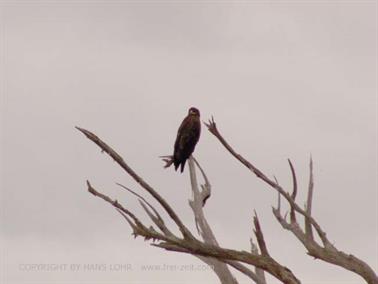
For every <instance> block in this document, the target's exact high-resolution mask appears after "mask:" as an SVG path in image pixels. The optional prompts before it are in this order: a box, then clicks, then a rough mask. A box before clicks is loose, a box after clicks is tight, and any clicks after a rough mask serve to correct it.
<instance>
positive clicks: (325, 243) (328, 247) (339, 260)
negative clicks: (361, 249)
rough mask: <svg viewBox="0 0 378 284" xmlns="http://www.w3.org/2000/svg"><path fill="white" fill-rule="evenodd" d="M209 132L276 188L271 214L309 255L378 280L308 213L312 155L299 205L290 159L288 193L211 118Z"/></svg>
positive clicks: (372, 282)
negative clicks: (285, 212) (286, 211)
mask: <svg viewBox="0 0 378 284" xmlns="http://www.w3.org/2000/svg"><path fill="white" fill-rule="evenodd" d="M205 125H206V126H207V128H208V130H209V131H210V133H212V134H213V135H214V136H215V137H216V138H217V139H218V140H219V142H221V144H222V145H223V146H224V147H225V148H226V149H227V151H228V152H229V153H230V154H231V155H232V156H234V157H235V158H236V159H237V160H238V161H240V162H241V163H242V164H243V165H244V166H246V167H247V168H248V169H249V170H250V171H252V172H253V173H254V174H255V175H256V176H257V177H258V178H259V179H261V180H262V181H263V182H265V183H266V184H268V185H269V186H270V187H271V188H273V189H274V190H276V191H277V192H278V194H279V202H278V207H277V208H273V214H274V216H275V217H276V218H277V221H278V222H279V223H280V224H281V225H282V227H283V228H285V229H287V230H289V231H291V232H292V233H293V234H294V235H295V236H296V237H297V239H298V240H299V241H300V242H301V243H302V244H303V245H304V246H305V248H306V249H307V252H308V254H309V255H311V256H313V257H315V258H319V259H321V260H323V261H325V262H328V263H332V264H335V265H337V266H340V267H343V268H345V269H347V270H350V271H352V272H354V273H357V274H358V275H360V276H361V277H362V278H364V279H365V280H366V282H367V283H370V284H378V277H377V275H376V274H375V272H374V271H373V269H372V268H371V267H370V266H369V265H368V264H367V263H365V262H364V261H362V260H361V259H359V258H357V257H355V256H353V255H351V254H346V253H344V252H342V251H339V250H338V249H336V248H335V247H334V246H333V245H332V244H331V242H330V241H329V240H328V238H327V236H326V233H325V232H324V231H323V229H322V228H321V227H320V225H319V224H318V222H317V221H316V220H315V219H314V218H313V217H312V216H311V208H312V196H313V187H314V181H313V163H312V158H311V160H310V182H309V188H308V196H307V205H306V208H302V207H301V206H300V205H298V204H297V203H296V201H295V197H296V194H297V178H296V174H295V169H294V166H293V164H292V163H291V161H290V160H289V165H290V170H291V173H292V178H293V193H292V194H291V195H290V194H289V193H288V192H287V191H285V190H284V189H283V188H282V187H281V186H280V185H279V184H278V182H277V181H273V180H271V179H269V178H268V177H267V175H265V174H264V173H263V172H262V171H261V170H259V169H258V168H257V167H256V166H255V165H253V164H252V163H251V162H249V161H248V160H247V159H245V158H244V157H243V156H241V155H240V154H238V153H236V152H235V150H234V149H233V148H232V147H231V146H230V144H229V143H228V142H227V141H226V140H225V139H224V137H223V136H222V135H221V134H220V132H219V130H218V128H217V126H216V123H215V121H214V118H211V120H209V122H208V123H205ZM280 196H283V197H284V198H285V199H286V201H287V202H288V203H289V205H290V217H291V218H290V221H289V222H288V221H286V219H285V218H284V217H282V215H281V212H280ZM296 213H298V214H300V215H302V216H303V218H304V219H305V230H303V229H302V228H301V227H300V226H299V225H298V223H297V222H296ZM312 228H314V229H315V231H316V232H317V234H318V235H319V237H320V239H321V241H322V244H319V243H318V242H317V241H315V239H314V237H313V232H312Z"/></svg>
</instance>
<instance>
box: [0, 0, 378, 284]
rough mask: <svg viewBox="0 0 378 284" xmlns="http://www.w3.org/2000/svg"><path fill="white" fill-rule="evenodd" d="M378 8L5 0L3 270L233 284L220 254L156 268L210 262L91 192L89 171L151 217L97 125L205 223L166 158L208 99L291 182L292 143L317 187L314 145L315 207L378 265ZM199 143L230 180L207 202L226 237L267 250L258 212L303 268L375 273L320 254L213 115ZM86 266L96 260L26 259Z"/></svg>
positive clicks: (220, 175)
mask: <svg viewBox="0 0 378 284" xmlns="http://www.w3.org/2000/svg"><path fill="white" fill-rule="evenodd" d="M376 9H377V4H376V2H375V1H363V2H357V1H355V2H351V1H348V2H345V1H321V2H319V3H316V2H314V1H304V2H301V3H298V2H297V1H274V2H271V3H270V4H264V2H262V1H259V2H252V1H250V2H249V1H244V2H207V3H202V4H200V3H198V2H197V3H190V2H170V1H169V2H168V1H167V2H141V3H139V4H138V3H136V2H122V1H118V2H90V1H86V2H82V1H80V2H70V4H67V3H64V2H60V1H54V2H48V1H41V2H39V1H38V2H30V3H28V4H26V2H18V1H13V2H10V1H8V2H3V3H2V4H1V70H0V71H1V232H0V233H1V234H0V238H1V248H2V251H1V277H0V282H1V283H7V284H8V283H9V284H13V283H25V284H29V283H36V282H37V283H43V282H44V281H45V282H48V283H78V282H80V283H112V281H113V282H114V283H121V282H122V283H217V279H216V277H215V275H213V274H212V272H209V271H206V269H205V270H201V271H185V272H183V271H177V270H176V271H167V270H165V271H156V270H155V271H151V272H145V271H143V270H142V265H146V264H147V265H148V264H168V265H176V264H177V265H179V266H181V265H189V264H195V265H198V264H201V262H200V261H198V260H197V259H195V258H194V257H191V256H184V255H179V254H174V253H169V252H163V251H161V250H159V249H157V248H152V247H150V246H149V245H148V243H145V242H143V241H142V240H141V239H137V240H134V239H133V238H132V237H131V235H130V233H131V232H130V229H129V228H128V227H127V225H126V223H125V222H124V221H123V220H122V219H121V218H120V216H119V214H118V213H117V212H115V210H113V209H112V208H110V207H109V206H108V205H107V204H105V203H104V202H101V201H100V200H97V199H95V198H93V197H92V196H91V195H89V194H88V193H87V192H86V188H85V180H86V179H89V180H91V181H92V183H93V185H94V186H95V187H96V188H98V189H99V190H101V191H104V192H105V193H107V194H109V195H111V196H113V197H116V198H118V200H119V201H122V202H123V203H124V205H127V207H129V208H130V209H131V210H133V211H135V212H137V213H138V214H139V215H140V216H144V215H143V213H142V211H141V209H140V208H139V205H138V203H137V202H136V201H135V200H134V199H133V198H131V196H129V195H128V194H127V193H125V192H122V190H120V189H119V188H117V186H116V185H115V184H114V183H115V182H121V183H123V184H125V185H128V186H130V187H132V188H134V189H138V190H139V188H138V186H137V185H136V184H135V183H134V182H133V181H132V180H131V179H130V178H129V177H128V176H126V175H125V174H123V172H122V171H121V170H120V169H119V168H118V167H117V166H116V164H115V163H113V162H112V161H111V160H110V159H109V158H107V157H106V156H105V155H103V154H101V153H100V151H99V149H98V148H96V147H95V146H94V145H93V143H91V142H90V141H88V140H86V139H85V138H84V137H83V136H82V135H81V134H80V133H78V132H77V131H76V130H75V129H74V126H75V125H79V126H81V127H84V128H87V129H89V130H92V131H94V132H95V133H97V134H98V135H99V136H100V137H102V138H103V139H104V140H105V141H107V142H108V143H109V144H110V145H112V146H113V147H114V148H115V149H116V150H117V151H118V152H119V153H120V154H122V155H123V156H124V158H125V159H126V161H127V162H129V164H130V165H131V166H132V167H134V169H135V170H136V171H138V172H139V173H140V174H142V175H143V176H144V177H145V178H146V180H147V181H148V182H150V183H151V184H152V185H154V186H155V187H156V189H158V191H159V192H160V193H161V194H162V195H163V196H164V197H166V198H167V200H169V201H170V202H171V203H172V204H173V205H174V208H175V209H176V210H177V212H178V213H179V214H180V216H181V217H182V218H183V219H184V220H185V221H186V222H188V223H190V224H193V220H192V215H191V214H190V209H189V206H188V203H187V199H188V197H189V196H190V189H189V180H188V174H187V172H185V173H184V174H182V175H180V174H178V173H176V172H174V171H173V170H172V169H169V170H164V169H163V168H162V163H161V161H160V160H159V159H158V158H157V157H158V156H159V155H164V154H170V153H171V152H172V148H173V142H174V139H175V135H176V131H177V128H178V126H179V124H180V122H181V120H182V119H183V117H184V116H185V115H186V112H187V109H188V107H190V106H196V107H198V108H199V109H200V111H201V115H202V119H203V120H206V119H208V118H210V117H211V115H214V117H215V119H216V121H217V123H218V126H219V128H220V130H221V131H222V132H223V133H224V135H225V136H226V138H227V139H228V140H229V141H230V142H231V143H232V145H233V146H234V147H235V148H236V149H237V151H238V152H239V153H241V154H243V155H245V157H246V158H248V159H250V160H251V161H253V162H254V163H255V164H256V165H257V166H258V167H260V168H261V169H262V170H264V171H266V172H267V173H268V174H270V175H273V174H274V175H276V176H277V177H278V179H279V180H280V182H281V183H282V184H283V185H285V186H287V187H290V186H291V181H290V172H289V168H288V165H287V162H286V159H287V158H288V157H290V158H291V159H292V161H293V162H294V164H295V166H296V168H297V170H298V177H299V186H300V198H302V200H303V198H304V190H305V188H306V185H307V183H308V160H309V156H310V154H312V156H313V158H314V167H315V196H314V206H313V212H314V216H315V217H316V218H318V220H319V222H320V223H321V224H322V226H323V227H324V229H325V230H326V231H327V233H328V236H329V238H330V239H331V240H333V241H334V242H335V244H336V246H337V247H338V248H339V249H341V250H344V251H346V252H348V253H352V254H355V255H356V256H358V257H360V258H362V259H363V260H365V261H366V262H368V263H369V264H370V265H371V266H372V267H373V268H374V269H375V270H377V269H378V257H377V255H378V225H377V223H378V222H377V221H378V217H377V214H378V211H377V208H378V201H377V200H378V195H377V172H378V169H377V87H376V86H377V85H376V84H377V81H376V76H377V73H376V60H377V57H376V49H377V45H376V33H377V25H376V21H377V15H376ZM195 156H196V158H197V159H198V160H199V161H200V162H201V164H202V166H203V167H204V168H205V170H206V172H207V174H208V176H209V178H210V179H211V182H212V185H213V195H212V197H211V199H210V200H209V202H208V205H207V207H206V214H207V216H208V220H209V222H210V224H212V226H213V230H214V232H215V233H216V235H217V237H218V240H219V242H220V243H221V244H222V245H223V246H225V247H230V248H237V249H244V250H246V249H248V248H249V237H250V235H251V233H252V219H251V217H252V214H253V210H254V209H256V211H257V212H258V214H259V216H260V219H261V220H260V221H261V223H262V228H263V230H264V233H265V236H266V239H267V242H268V245H269V248H270V251H271V253H272V255H273V256H274V257H276V258H277V259H278V260H279V261H280V262H282V263H284V264H285V265H286V266H288V267H289V268H290V269H292V270H293V272H294V273H295V274H296V275H297V276H298V277H299V278H300V279H302V281H303V283H363V282H362V280H360V278H359V277H357V276H355V275H353V274H352V273H350V272H347V271H345V270H342V269H339V268H337V267H333V266H331V265H328V264H324V263H322V262H319V261H314V260H313V259H311V258H310V257H308V256H306V254H305V252H304V249H303V247H301V246H300V245H299V243H298V241H296V240H295V239H294V238H293V237H292V236H291V235H290V234H289V233H288V232H286V231H283V230H282V229H281V227H280V226H279V224H278V223H277V222H276V221H275V219H274V217H273V215H272V213H271V205H273V204H275V203H276V194H275V193H274V192H272V191H271V190H270V189H269V188H267V187H266V186H265V185H264V184H262V183H261V182H259V181H258V180H256V178H255V177H254V176H252V175H251V174H250V173H249V172H248V171H247V170H246V169H244V168H243V167H242V166H241V165H239V164H238V163H237V162H236V161H235V160H234V159H233V158H232V157H231V156H230V155H229V154H228V153H227V152H225V151H224V149H223V148H222V147H221V146H220V144H219V143H218V142H217V141H216V140H215V138H214V137H212V136H211V135H210V134H209V133H208V132H207V131H206V130H205V129H203V133H202V137H201V139H200V142H199V144H198V146H197V148H196V152H195ZM139 192H142V191H140V190H139ZM226 207H228V208H231V210H225V208H226ZM145 220H147V219H145ZM192 228H194V227H193V226H192ZM75 263H76V264H80V265H81V268H80V269H79V271H78V272H74V271H70V270H69V269H68V268H67V269H64V268H61V269H60V270H58V271H46V269H42V270H41V271H35V270H33V271H31V270H32V269H28V266H26V265H30V264H61V265H62V264H75ZM88 264H103V265H105V266H106V267H105V269H104V270H103V271H100V270H99V269H97V270H96V271H94V272H93V271H92V272H91V271H88V269H87V270H85V269H84V266H85V265H88ZM112 264H128V265H131V267H132V269H130V270H128V271H123V272H115V271H111V270H110V269H111V265H112ZM235 274H236V275H237V277H238V279H240V281H241V283H248V282H247V279H246V278H244V276H241V275H239V274H237V273H235ZM157 279H158V280H157ZM243 281H244V282H243ZM269 283H276V282H275V281H274V280H273V279H272V280H271V281H270V282H269Z"/></svg>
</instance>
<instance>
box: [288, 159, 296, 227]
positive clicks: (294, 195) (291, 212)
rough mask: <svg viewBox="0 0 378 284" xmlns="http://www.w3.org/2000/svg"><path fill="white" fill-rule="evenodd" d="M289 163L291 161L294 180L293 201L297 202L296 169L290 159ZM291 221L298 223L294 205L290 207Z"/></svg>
mask: <svg viewBox="0 0 378 284" xmlns="http://www.w3.org/2000/svg"><path fill="white" fill-rule="evenodd" d="M288 161H289V165H290V170H291V176H292V178H293V193H292V194H291V198H292V199H293V201H295V198H296V196H297V188H298V184H297V176H296V174H295V169H294V166H293V164H292V163H291V161H290V159H288ZM290 220H291V222H296V221H297V220H296V218H295V209H294V206H293V205H290Z"/></svg>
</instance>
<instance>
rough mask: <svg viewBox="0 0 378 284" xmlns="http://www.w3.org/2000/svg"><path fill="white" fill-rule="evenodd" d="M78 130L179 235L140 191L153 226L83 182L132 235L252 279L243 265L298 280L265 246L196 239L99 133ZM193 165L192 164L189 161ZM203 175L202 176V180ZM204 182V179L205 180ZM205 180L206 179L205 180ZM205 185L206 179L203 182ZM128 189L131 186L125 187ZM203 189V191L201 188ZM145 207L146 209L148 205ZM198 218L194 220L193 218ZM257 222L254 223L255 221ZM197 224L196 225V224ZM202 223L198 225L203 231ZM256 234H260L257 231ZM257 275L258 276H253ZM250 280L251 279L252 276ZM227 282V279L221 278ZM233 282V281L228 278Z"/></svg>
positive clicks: (284, 279)
mask: <svg viewBox="0 0 378 284" xmlns="http://www.w3.org/2000/svg"><path fill="white" fill-rule="evenodd" d="M77 129H78V130H79V131H81V132H82V133H83V134H85V136H86V137H87V138H88V139H90V140H91V141H93V142H94V143H95V144H97V145H98V146H99V147H100V148H101V149H102V151H103V152H105V153H107V154H108V155H109V156H110V157H112V158H113V159H114V160H115V161H116V162H117V163H118V164H119V165H120V166H121V167H122V168H123V169H124V170H125V171H126V173H127V174H129V175H130V176H131V177H133V178H134V180H135V181H137V182H138V183H139V184H140V185H141V187H142V188H143V189H144V190H146V191H147V192H148V193H149V194H150V195H151V196H152V197H153V198H154V199H155V200H156V201H157V202H158V203H159V204H160V205H161V207H162V208H163V209H164V211H165V212H166V213H168V215H169V217H170V218H171V219H172V220H173V221H174V222H175V223H176V225H177V226H178V227H179V229H180V231H181V233H182V236H176V235H174V234H173V233H172V232H171V230H169V229H168V228H167V227H166V225H165V222H164V221H163V220H162V218H161V216H160V214H159V213H158V210H157V209H155V208H154V207H153V206H152V205H151V204H150V203H149V202H147V200H146V199H144V198H143V197H142V196H141V195H138V194H135V192H134V195H136V196H137V197H138V198H139V200H140V202H141V204H143V205H142V207H143V209H144V210H145V211H146V213H147V215H148V216H149V217H150V219H151V221H152V223H153V224H154V225H155V226H156V227H157V229H155V228H154V227H153V226H147V225H145V224H143V222H142V221H141V220H140V219H139V218H138V217H137V216H136V215H134V214H133V213H132V212H130V211H129V210H128V209H126V208H125V207H124V206H122V205H121V204H120V203H119V202H118V201H117V200H113V199H111V198H110V197H108V196H106V195H105V194H103V193H100V192H99V191H97V190H95V189H94V187H93V186H92V185H91V184H90V183H89V182H87V186H88V191H89V192H91V193H92V194H93V195H95V196H97V197H99V198H101V199H103V200H104V201H106V202H107V203H109V204H110V205H112V206H113V207H115V208H116V209H117V211H118V212H120V213H121V215H122V216H123V217H124V218H125V220H126V221H127V223H128V224H129V225H130V226H131V228H132V229H133V234H134V236H142V237H144V238H145V239H146V240H152V241H153V243H152V244H151V245H154V246H157V247H160V248H164V249H166V250H169V251H176V252H182V253H188V254H192V255H195V256H197V257H206V258H214V259H217V260H218V261H220V262H223V263H227V264H229V265H230V266H232V267H234V268H236V269H237V270H239V271H241V272H243V273H244V274H245V275H250V278H251V279H253V277H254V276H256V274H253V272H252V271H251V270H250V269H249V268H248V267H247V266H248V265H252V266H255V267H256V268H259V269H261V270H264V271H266V272H268V273H269V274H271V275H272V276H274V277H276V278H277V279H279V280H280V281H281V282H283V283H287V284H298V283H300V281H299V280H298V279H297V278H296V277H295V275H294V274H293V273H292V272H291V271H290V270H289V269H288V268H286V267H285V266H283V265H281V264H279V263H278V262H277V261H276V260H274V259H273V258H272V257H271V256H270V255H269V254H267V253H266V249H264V247H261V246H260V250H261V251H262V252H265V253H262V254H261V255H258V254H255V253H249V252H246V251H236V250H232V249H226V248H222V247H220V246H219V245H218V244H217V243H216V242H213V243H211V242H203V241H199V240H198V239H196V238H195V237H194V236H193V234H192V233H191V232H190V230H189V229H188V228H187V227H186V226H185V225H184V224H183V223H182V221H181V220H180V218H179V217H178V215H177V213H176V212H175V211H174V210H173V208H172V207H171V206H170V205H169V204H168V202H167V201H166V200H165V199H164V198H163V197H162V196H160V194H158V193H157V191H156V190H155V189H153V188H152V187H151V186H150V185H149V184H147V183H146V182H145V181H144V180H143V179H142V178H141V177H140V176H139V175H137V173H136V172H134V170H132V169H131V168H130V167H129V166H128V165H127V164H126V162H125V161H124V160H123V159H122V157H121V156H120V155H119V154H118V153H116V152H115V151H114V150H113V149H112V148H111V147H110V146H108V145H107V144H106V143H105V142H103V141H102V140H101V139H100V138H99V137H97V136H96V135H95V134H93V133H92V132H90V131H88V130H85V129H83V128H79V127H77ZM192 166H193V164H192ZM206 179H207V178H205V180H206ZM207 183H208V181H207ZM208 184H209V183H208ZM205 186H206V182H205ZM128 191H130V192H131V190H129V189H128ZM202 192H204V191H202ZM200 196H201V199H200V203H198V204H200V206H198V205H196V206H198V208H203V204H204V200H203V198H204V197H205V195H200ZM148 208H149V209H148ZM197 221H198V220H197ZM257 224H258V223H257ZM198 226H200V225H198ZM204 229H205V227H203V228H202V230H203V231H204ZM255 229H256V232H261V228H260V227H259V226H258V228H255ZM257 235H260V234H257ZM258 238H263V237H262V233H261V236H259V237H258ZM259 245H261V240H260V241H259ZM256 279H258V278H256ZM253 280H254V279H253ZM224 283H227V282H224ZM228 283H233V282H228ZM235 283H236V282H235ZM257 283H259V284H260V283H265V282H257Z"/></svg>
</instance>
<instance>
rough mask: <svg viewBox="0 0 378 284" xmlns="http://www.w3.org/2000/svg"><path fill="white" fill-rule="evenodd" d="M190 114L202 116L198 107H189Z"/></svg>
mask: <svg viewBox="0 0 378 284" xmlns="http://www.w3.org/2000/svg"><path fill="white" fill-rule="evenodd" d="M188 114H189V115H193V116H198V117H199V116H200V112H199V110H198V109H197V108H195V107H191V108H190V109H189V112H188Z"/></svg>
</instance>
